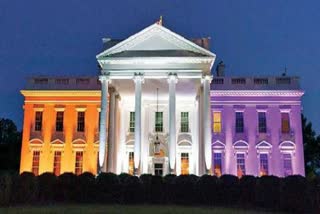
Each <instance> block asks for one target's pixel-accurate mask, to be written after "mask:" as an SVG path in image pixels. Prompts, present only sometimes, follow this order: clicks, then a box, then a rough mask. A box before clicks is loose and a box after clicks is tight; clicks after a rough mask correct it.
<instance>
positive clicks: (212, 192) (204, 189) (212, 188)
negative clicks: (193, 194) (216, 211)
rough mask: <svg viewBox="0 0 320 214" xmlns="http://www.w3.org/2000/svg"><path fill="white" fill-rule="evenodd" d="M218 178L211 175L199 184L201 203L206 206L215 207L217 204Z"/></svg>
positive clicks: (204, 176)
mask: <svg viewBox="0 0 320 214" xmlns="http://www.w3.org/2000/svg"><path fill="white" fill-rule="evenodd" d="M217 182H218V178H217V177H216V176H211V175H203V176H201V177H200V179H199V180H198V182H197V188H196V189H197V192H198V199H199V203H201V204H204V205H211V206H212V205H214V204H215V203H216V195H217V190H218V188H217Z"/></svg>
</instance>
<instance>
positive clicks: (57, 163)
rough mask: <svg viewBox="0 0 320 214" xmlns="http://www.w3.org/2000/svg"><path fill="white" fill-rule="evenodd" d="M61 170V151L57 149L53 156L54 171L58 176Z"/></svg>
mask: <svg viewBox="0 0 320 214" xmlns="http://www.w3.org/2000/svg"><path fill="white" fill-rule="evenodd" d="M60 170H61V151H55V152H54V157H53V173H54V174H55V175H56V176H59V175H60Z"/></svg>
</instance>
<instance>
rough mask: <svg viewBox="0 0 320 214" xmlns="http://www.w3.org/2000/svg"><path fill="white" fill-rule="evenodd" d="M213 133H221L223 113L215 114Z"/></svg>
mask: <svg viewBox="0 0 320 214" xmlns="http://www.w3.org/2000/svg"><path fill="white" fill-rule="evenodd" d="M213 132H214V133H221V112H213Z"/></svg>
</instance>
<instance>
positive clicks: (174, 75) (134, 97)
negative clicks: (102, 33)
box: [97, 24, 215, 175]
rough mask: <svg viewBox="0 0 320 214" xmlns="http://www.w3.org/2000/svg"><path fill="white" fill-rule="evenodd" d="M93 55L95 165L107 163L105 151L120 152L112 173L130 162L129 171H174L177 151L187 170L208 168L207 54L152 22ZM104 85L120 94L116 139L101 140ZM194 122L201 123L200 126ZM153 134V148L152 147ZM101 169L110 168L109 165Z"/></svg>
mask: <svg viewBox="0 0 320 214" xmlns="http://www.w3.org/2000/svg"><path fill="white" fill-rule="evenodd" d="M97 60H98V62H99V64H100V66H101V68H102V69H101V75H100V78H99V79H100V81H101V85H102V87H101V95H102V96H101V116H100V138H99V139H100V144H99V165H100V169H101V170H102V171H103V169H104V167H103V166H104V164H107V165H108V162H110V155H111V156H112V157H111V158H115V159H116V157H119V156H120V157H122V158H118V159H119V161H116V162H117V164H116V167H115V168H114V169H113V172H115V173H120V172H128V171H129V168H130V167H134V170H133V171H134V174H142V173H152V174H155V173H159V172H160V171H162V174H163V175H164V174H168V173H174V174H180V173H181V157H182V156H183V158H184V159H183V161H185V160H186V159H187V160H188V167H190V169H188V170H189V171H190V172H192V173H195V174H198V173H199V172H201V171H203V172H205V171H206V170H205V169H210V168H211V156H210V155H211V116H210V115H209V114H210V94H209V93H210V81H211V73H210V71H211V67H212V65H213V63H214V60H215V55H214V54H213V53H211V52H210V51H208V50H206V49H205V48H203V47H200V46H198V45H196V44H195V43H193V42H191V41H189V40H187V39H185V38H183V37H181V36H179V35H177V34H175V33H173V32H171V31H170V30H168V29H166V28H165V27H163V26H161V25H159V24H153V25H151V26H149V27H147V28H145V29H144V30H142V31H140V32H139V33H137V34H135V35H133V36H131V37H129V38H128V39H126V40H124V41H122V42H120V43H118V44H116V45H115V46H113V47H111V48H109V49H106V50H105V51H104V52H102V53H101V54H99V55H97ZM108 84H109V85H111V86H112V87H113V88H114V89H115V90H116V91H117V93H118V94H119V96H120V97H121V101H120V118H121V119H120V126H119V130H115V132H116V133H117V134H118V135H119V138H118V139H119V140H118V141H117V142H116V141H114V140H113V142H107V138H106V135H107V133H106V129H105V124H104V123H105V121H106V118H105V117H106V116H105V115H106V114H105V113H106V111H107V106H108V104H107V101H108V98H107V96H108ZM157 88H158V89H159V105H158V107H159V110H158V111H156V90H157ZM199 97H200V98H201V99H199ZM197 99H198V100H197ZM109 100H110V99H109ZM198 102H201V104H200V105H198ZM200 106H201V108H200ZM200 112H203V113H201V114H202V117H201V118H199V117H198V114H199V113H200ZM181 115H184V118H183V120H185V117H186V115H187V119H188V129H185V128H184V129H185V130H181V127H180V124H181V121H182V118H181ZM197 120H198V121H197ZM178 122H180V124H178ZM200 123H201V124H203V125H202V127H203V129H201V130H200V129H199V128H200V127H199V125H198V124H200ZM133 124H134V125H133ZM129 126H132V127H129ZM199 132H201V133H202V132H204V133H205V134H204V135H203V138H200V137H199ZM109 133H110V132H109ZM156 136H158V139H157V141H159V144H160V145H159V146H160V147H159V148H160V149H159V151H155V144H154V143H155V141H156ZM108 139H112V138H108ZM102 142H103V143H102ZM110 144H118V145H117V146H116V147H117V148H118V149H117V151H115V150H113V151H115V153H111V152H108V156H109V157H108V158H107V159H108V161H107V163H105V162H106V161H105V160H106V158H105V156H104V154H106V146H105V145H110ZM179 146H180V147H181V148H179ZM111 147H112V146H111ZM132 147H133V148H132ZM108 148H110V146H108ZM178 151H179V152H178ZM181 151H183V152H182V153H181ZM199 152H202V153H203V154H201V155H200V154H199ZM181 155H182V156H181ZM199 157H205V163H206V168H205V169H201V166H200V165H199V162H200V161H199ZM129 159H130V160H129ZM177 160H178V161H177ZM191 161H192V162H191ZM132 162H133V166H132V165H131V166H130V164H132ZM161 167H162V169H160V168H161ZM106 169H108V170H111V168H110V167H107V168H106Z"/></svg>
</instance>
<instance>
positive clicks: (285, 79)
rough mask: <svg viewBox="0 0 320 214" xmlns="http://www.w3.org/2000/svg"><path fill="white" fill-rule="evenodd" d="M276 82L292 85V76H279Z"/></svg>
mask: <svg viewBox="0 0 320 214" xmlns="http://www.w3.org/2000/svg"><path fill="white" fill-rule="evenodd" d="M276 84H280V85H281V84H285V85H290V84H291V78H290V77H279V78H277V79H276Z"/></svg>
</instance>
